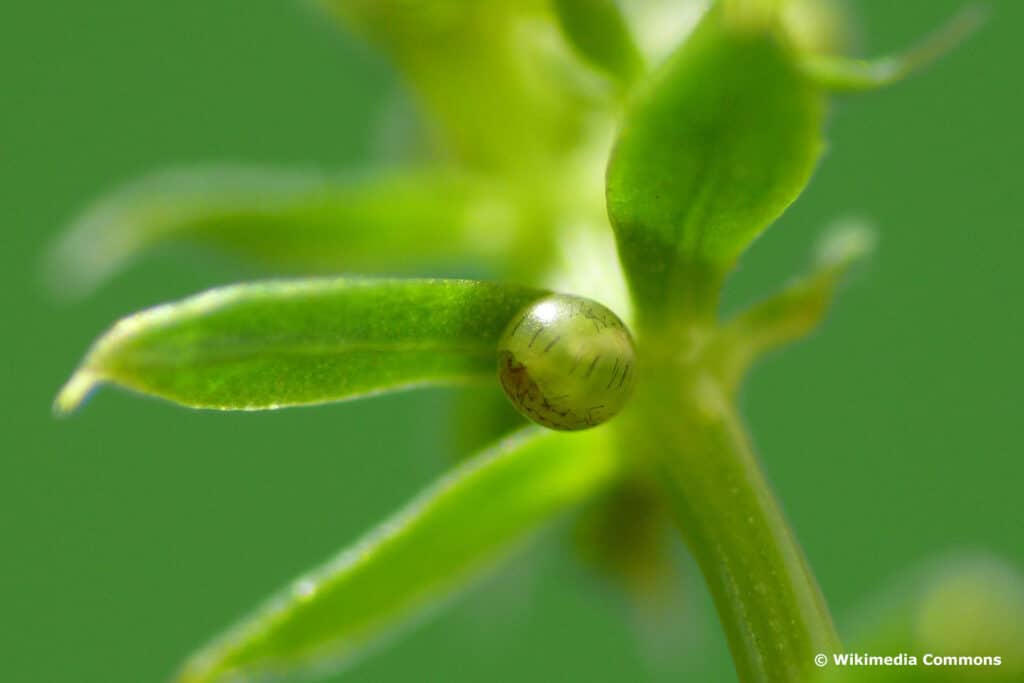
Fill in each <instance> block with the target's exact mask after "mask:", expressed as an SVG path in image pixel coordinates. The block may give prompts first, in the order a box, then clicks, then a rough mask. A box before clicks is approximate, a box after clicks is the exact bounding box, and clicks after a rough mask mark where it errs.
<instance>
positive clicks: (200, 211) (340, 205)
mask: <svg viewBox="0 0 1024 683" xmlns="http://www.w3.org/2000/svg"><path fill="white" fill-rule="evenodd" d="M518 219H519V216H518V215H517V213H516V210H515V209H514V207H513V203H512V202H511V201H510V200H509V198H508V197H507V196H505V195H504V194H502V192H500V191H499V190H498V189H497V188H495V187H493V186H491V185H489V184H487V183H484V182H482V181H479V180H474V179H471V178H469V177H466V176H464V175H457V174H454V173H447V172H442V171H438V170H428V169H423V170H419V171H413V170H408V171H393V172H387V173H379V174H375V175H369V174H367V175H363V176H337V175H328V174H323V173H318V172H309V171H301V172H294V171H292V172H282V171H272V170H268V169H259V168H244V167H220V168H205V169H191V170H177V171H167V172H163V173H158V174H155V175H153V176H150V177H147V178H144V179H142V180H140V181H137V182H135V183H132V184H131V185H128V186H127V187H124V188H122V189H121V190H119V191H117V192H114V193H113V194H112V195H110V196H108V197H106V198H104V199H102V200H101V201H99V202H98V203H97V204H95V205H94V206H93V207H92V208H90V209H89V210H87V211H86V212H85V213H84V214H83V215H82V216H80V217H79V218H78V219H77V220H76V221H75V222H74V223H73V224H72V225H71V227H70V228H69V230H68V231H67V233H66V234H65V235H64V236H63V238H62V239H61V241H60V242H59V243H58V244H57V246H56V249H55V250H54V252H53V254H52V258H51V260H50V263H49V264H48V266H49V273H48V274H49V279H50V280H51V281H52V282H53V284H54V285H55V286H56V287H57V288H58V290H59V291H61V292H65V293H69V294H72V295H83V294H86V293H88V292H89V291H90V290H92V289H93V288H95V287H96V286H97V285H98V284H100V283H101V282H102V281H103V280H105V279H106V278H108V277H110V276H111V275H113V274H114V273H115V272H116V271H117V270H118V269H120V268H123V267H124V266H125V265H126V264H127V263H129V262H130V261H131V260H133V259H134V258H136V257H138V256H139V255H140V254H141V253H142V252H144V251H146V250H147V249H151V248H153V247H155V246H158V245H161V244H164V243H168V242H185V243H193V244H199V245H203V246H209V247H213V248H215V249H219V250H222V251H225V252H229V253H233V254H238V255H241V256H243V257H245V258H247V259H250V260H252V261H256V262H259V263H262V264H266V265H268V266H271V267H273V268H279V269H281V268H284V269H292V270H300V271H305V272H311V271H321V272H322V271H332V272H338V271H339V270H342V269H345V270H367V269H369V270H380V269H383V268H389V267H390V268H408V267H409V266H410V265H414V264H422V263H438V262H447V263H454V262H457V261H459V260H463V261H473V262H475V263H479V262H481V261H485V262H486V261H497V260H498V259H500V257H501V256H502V255H503V252H504V250H505V247H507V246H508V245H509V243H510V242H511V241H512V240H513V239H514V238H515V234H516V231H517V227H518V223H519V221H518Z"/></svg>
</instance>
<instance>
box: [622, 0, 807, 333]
mask: <svg viewBox="0 0 1024 683" xmlns="http://www.w3.org/2000/svg"><path fill="white" fill-rule="evenodd" d="M733 14H734V13H726V12H725V11H723V8H721V7H718V8H714V9H712V10H711V11H710V12H709V13H708V14H707V15H706V16H705V18H704V19H703V20H702V22H701V24H700V25H699V26H698V27H697V29H696V30H695V31H694V33H693V35H692V36H691V37H690V38H689V39H688V40H686V42H685V43H684V44H683V45H682V46H681V47H680V48H679V49H678V50H677V51H676V53H675V54H674V55H672V56H671V57H670V58H669V60H668V62H667V63H666V64H665V66H664V67H663V68H662V69H661V70H660V71H659V72H657V73H656V74H655V75H654V76H653V77H652V79H651V82H650V84H649V85H648V86H646V87H645V88H644V89H643V90H642V91H641V92H640V93H639V94H638V96H637V98H636V101H635V102H634V103H633V106H632V107H631V110H630V111H629V112H628V113H627V115H626V119H625V123H624V125H623V128H622V130H621V132H620V134H619V139H618V141H617V143H616V145H615V149H614V151H613V154H612V158H611V162H610V164H609V168H608V182H607V195H608V213H609V216H610V218H611V220H612V224H613V226H614V228H615V234H616V239H617V241H618V245H619V253H620V255H621V257H622V261H623V266H624V268H625V271H626V275H627V277H628V278H629V281H630V284H631V287H632V289H633V292H634V295H635V297H636V299H637V306H638V308H639V309H640V311H641V313H646V314H651V315H653V316H655V317H664V316H665V315H666V314H667V313H668V312H669V311H672V310H676V311H678V310H681V309H684V308H685V309H690V310H691V312H692V310H693V309H698V310H701V311H703V312H705V313H709V312H710V311H712V310H713V304H714V302H715V300H716V296H717V291H718V288H719V284H720V282H721V279H722V278H723V277H724V275H725V273H727V272H728V271H729V270H730V269H731V268H732V265H733V263H734V262H735V260H736V258H737V257H738V255H739V254H740V252H741V251H742V250H743V249H744V248H745V247H746V246H747V245H748V244H750V242H751V241H752V240H753V239H754V238H756V237H757V236H758V235H759V234H760V233H761V231H762V230H764V228H765V227H766V226H767V225H768V224H770V223H771V222H772V221H773V220H774V219H775V218H777V217H778V216H779V214H781V213H782V211H783V210H784V209H785V208H786V207H787V206H788V205H789V204H790V202H792V201H793V200H794V199H795V198H796V197H797V195H798V194H799V193H800V191H801V190H802V189H803V188H804V186H805V185H806V184H807V182H808V180H809V179H810V176H811V172H812V170H813V169H814V165H815V163H816V161H817V159H818V156H819V154H820V152H821V149H822V142H821V128H822V122H823V116H824V112H825V102H824V98H823V97H822V95H821V94H820V93H819V92H818V90H817V89H816V87H815V86H813V85H812V84H811V83H810V82H809V81H808V80H807V79H806V78H805V77H804V76H803V75H802V74H801V73H800V71H799V69H798V68H797V65H796V63H795V61H794V57H793V54H792V52H791V51H790V50H789V49H788V46H787V45H785V44H783V42H782V41H781V39H780V38H779V37H778V35H777V34H778V33H779V32H778V31H776V30H773V28H772V26H771V25H770V24H769V25H762V24H760V23H757V22H754V23H746V22H737V21H734V18H733Z"/></svg>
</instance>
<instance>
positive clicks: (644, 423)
mask: <svg viewBox="0 0 1024 683" xmlns="http://www.w3.org/2000/svg"><path fill="white" fill-rule="evenodd" d="M659 365H661V367H652V368H648V371H647V372H645V373H644V374H643V377H642V380H641V381H640V383H639V385H638V394H637V396H636V397H635V399H636V400H635V410H633V411H632V412H631V416H632V420H631V421H630V423H629V425H630V426H629V427H627V428H628V429H630V432H631V433H629V434H628V435H627V436H628V439H629V440H628V441H627V442H626V443H628V444H630V445H631V446H632V447H633V448H636V447H637V446H640V447H641V448H642V449H643V450H644V451H645V454H646V456H647V458H646V462H647V463H648V464H650V465H652V466H653V470H654V473H655V474H656V475H657V477H658V478H659V479H660V480H661V481H662V482H663V483H664V485H665V488H666V490H667V492H668V498H669V501H670V504H671V507H672V509H673V510H674V511H675V513H676V518H677V521H678V524H679V527H680V529H681V531H682V533H683V536H684V538H685V540H686V542H687V544H688V545H689V547H690V550H691V552H692V553H693V554H694V556H695V557H696V559H697V562H698V564H699V566H700V568H701V571H702V573H703V574H704V578H705V581H706V582H707V585H708V587H709V589H710V591H711V595H712V598H713V600H714V604H715V608H716V610H717V611H718V614H719V618H720V620H721V622H722V625H723V628H724V630H725V634H726V637H727V638H728V642H729V648H730V650H731V652H732V656H733V660H734V662H735V666H736V670H737V673H738V675H739V680H740V681H741V682H742V683H798V682H800V681H805V680H809V678H810V676H811V675H812V672H813V671H814V670H815V668H816V667H815V664H814V656H815V655H816V654H819V653H824V654H826V655H829V656H831V653H832V652H834V651H838V650H839V648H840V644H839V638H838V636H837V634H836V631H835V627H834V625H833V623H832V619H831V616H830V615H829V612H828V608H827V606H826V604H825V601H824V599H823V597H822V594H821V590H820V588H819V587H818V584H817V582H816V580H815V579H814V576H813V574H812V573H811V570H810V568H809V566H808V563H807V561H806V559H805V557H804V554H803V551H802V550H801V548H800V546H799V544H798V543H797V541H796V539H795V537H794V535H793V532H792V530H791V529H790V527H789V525H788V524H787V522H786V520H785V517H784V515H783V514H782V510H781V508H780V506H779V503H778V502H777V500H776V498H775V495H774V493H773V491H772V490H771V487H770V486H769V484H768V482H767V480H766V478H765V475H764V473H763V471H762V469H761V466H760V464H759V463H758V460H757V458H756V456H755V455H754V453H753V450H752V448H751V445H750V441H749V439H748V438H747V436H746V434H745V432H744V429H743V427H742V425H741V423H740V420H739V418H738V416H737V415H736V412H735V409H734V408H733V406H732V404H731V401H730V399H729V396H728V393H727V392H726V390H725V389H724V388H723V387H722V386H721V385H720V383H719V382H718V381H717V380H716V379H715V378H714V377H712V376H711V375H710V374H709V373H706V372H701V371H700V369H699V367H698V368H694V367H693V366H687V365H686V364H685V363H683V364H680V363H679V362H678V360H676V361H675V362H673V363H671V364H669V363H665V364H659ZM666 366H668V367H670V368H671V370H666Z"/></svg>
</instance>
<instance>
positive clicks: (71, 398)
mask: <svg viewBox="0 0 1024 683" xmlns="http://www.w3.org/2000/svg"><path fill="white" fill-rule="evenodd" d="M99 382H100V378H99V377H98V376H97V375H95V374H94V373H92V372H90V371H89V370H85V369H82V370H77V371H76V372H75V374H73V375H72V376H71V379H69V380H68V381H67V383H66V384H65V385H64V386H63V387H61V390H60V392H59V393H58V394H57V398H56V399H54V401H53V414H54V415H56V416H57V417H65V416H67V415H70V414H71V413H73V412H74V411H75V410H77V409H78V407H79V406H81V405H82V403H84V402H85V399H87V398H88V397H89V394H90V393H92V391H93V389H95V388H96V385H98V384H99Z"/></svg>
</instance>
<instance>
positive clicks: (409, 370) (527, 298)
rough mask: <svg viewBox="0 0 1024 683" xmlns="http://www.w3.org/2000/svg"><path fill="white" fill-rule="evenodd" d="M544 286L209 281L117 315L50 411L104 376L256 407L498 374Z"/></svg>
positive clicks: (77, 398)
mask: <svg viewBox="0 0 1024 683" xmlns="http://www.w3.org/2000/svg"><path fill="white" fill-rule="evenodd" d="M542 295H543V292H539V291H537V290H532V289H527V288H523V287H514V286H509V285H496V284H489V283H482V282H472V281H468V280H358V279H311V280H298V281H280V282H267V283H258V284H246V285H236V286H232V287H224V288H221V289H214V290H211V291H209V292H206V293H204V294H200V295H198V296H194V297H191V298H189V299H185V300H183V301H181V302H178V303H173V304H166V305H163V306H158V307H156V308H153V309H150V310H147V311H143V312H141V313H137V314H135V315H132V316H129V317H127V318H125V319H123V320H121V321H120V322H119V323H117V324H116V325H114V327H113V328H111V329H110V330H109V331H108V332H107V333H106V334H105V335H103V336H102V337H101V338H100V339H99V340H98V341H97V342H96V344H95V345H94V346H93V348H92V350H91V351H90V352H89V354H88V355H87V356H86V358H85V361H84V362H83V363H82V365H81V367H80V368H79V369H78V370H77V371H76V372H75V374H74V375H73V376H72V378H71V379H70V380H69V381H68V383H67V384H66V385H65V387H64V388H63V389H62V390H61V392H60V394H59V396H58V397H57V401H56V409H57V410H58V411H59V412H68V411H71V410H74V409H75V408H76V407H77V406H78V405H79V404H80V403H81V402H82V400H83V399H84V398H85V397H86V395H87V394H88V392H89V391H90V390H91V389H92V388H93V387H94V386H95V385H97V384H99V383H102V382H110V383H113V384H117V385H120V386H123V387H126V388H129V389H132V390H134V391H138V392H142V393H145V394H150V395H153V396H158V397H161V398H165V399H168V400H170V401H174V402H176V403H180V404H183V405H186V406H191V407H195V408H217V409H224V410H256V409H269V408H278V407H283V406H290V405H302V404H314V403H324V402H327V401H338V400H342V399H349V398H355V397H358V396H364V395H366V394H369V393H377V392H381V391H387V390H396V389H401V388H405V387H411V386H416V385H423V384H432V383H452V382H464V381H469V380H476V379H486V378H494V377H496V375H495V373H496V372H497V355H496V354H497V351H496V348H497V341H498V337H499V336H500V335H501V332H502V330H503V329H504V327H505V325H506V324H507V323H508V321H509V320H510V319H511V318H512V317H513V316H514V315H515V313H516V312H517V311H519V310H520V309H522V308H523V307H524V306H525V305H526V304H528V303H529V302H531V301H533V300H535V299H537V298H538V297H540V296H542ZM495 381H496V380H495Z"/></svg>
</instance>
